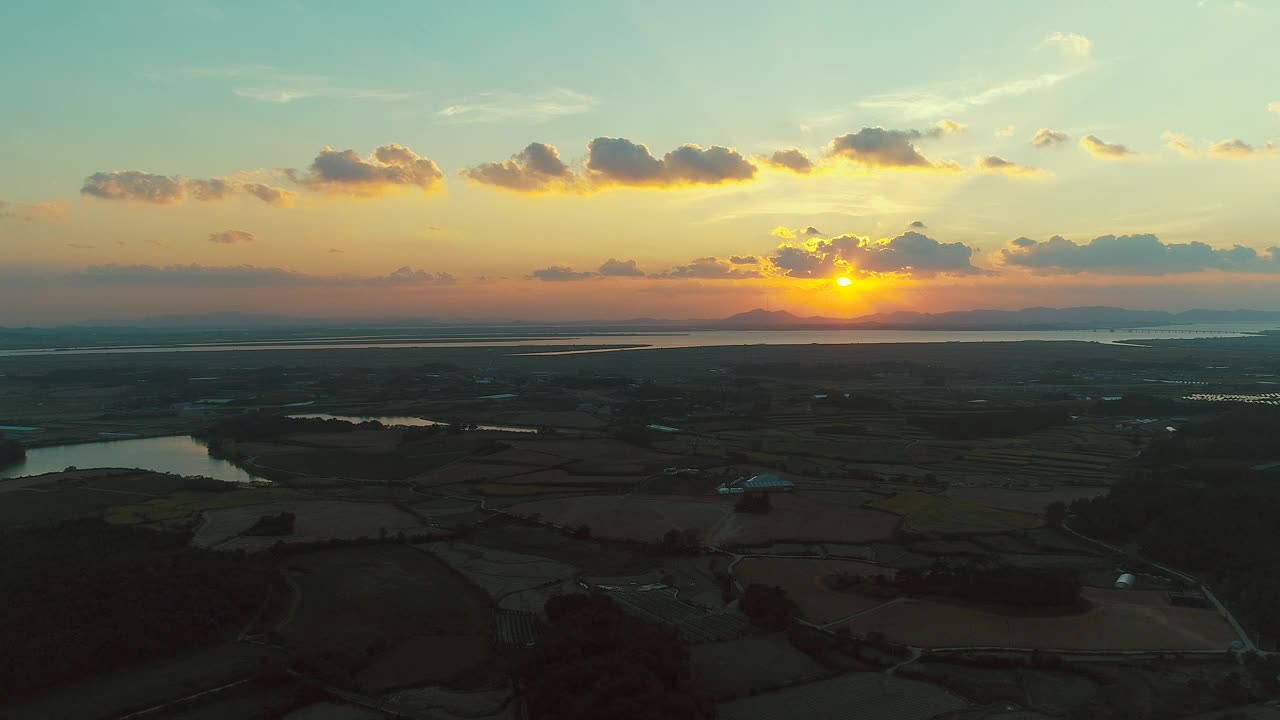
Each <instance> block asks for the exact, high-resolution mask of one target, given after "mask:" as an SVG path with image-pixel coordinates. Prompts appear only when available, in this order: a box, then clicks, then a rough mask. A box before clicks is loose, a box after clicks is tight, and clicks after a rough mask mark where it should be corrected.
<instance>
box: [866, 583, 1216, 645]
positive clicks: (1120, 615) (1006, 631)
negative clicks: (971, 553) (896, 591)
mask: <svg viewBox="0 0 1280 720" xmlns="http://www.w3.org/2000/svg"><path fill="white" fill-rule="evenodd" d="M1085 599H1086V600H1087V601H1088V602H1089V603H1090V605H1091V607H1090V608H1089V609H1088V610H1087V611H1085V612H1082V613H1078V614H1071V615H1060V616H1049V617H1035V616H1015V615H1002V614H997V613H994V612H990V611H987V610H980V609H976V608H968V607H964V606H960V605H954V604H948V603H942V602H937V601H932V600H913V601H909V602H897V603H891V604H887V605H884V606H883V607H880V608H878V609H875V610H872V611H871V612H868V613H866V614H864V615H860V616H858V617H856V618H853V619H852V620H850V621H849V622H848V623H847V625H846V626H847V627H848V628H849V630H850V631H851V632H853V633H855V634H866V633H869V632H883V633H885V634H886V635H888V636H889V637H890V638H892V639H894V640H897V641H899V642H903V643H906V644H909V645H916V646H920V647H927V648H938V647H974V646H977V647H1014V648H1029V649H1030V648H1044V649H1054V650H1096V651H1103V650H1169V651H1173V650H1220V651H1225V650H1226V649H1227V647H1228V646H1229V645H1230V644H1231V641H1232V640H1234V639H1235V634H1234V633H1233V632H1232V630H1231V628H1230V627H1229V626H1228V625H1227V624H1226V622H1225V621H1223V619H1222V618H1221V617H1220V616H1219V615H1218V614H1217V613H1216V612H1213V611H1211V610H1198V609H1190V608H1179V607H1173V606H1171V605H1169V604H1168V602H1167V601H1165V600H1164V597H1163V593H1159V592H1146V593H1144V592H1127V591H1118V590H1099V589H1091V588H1086V589H1085Z"/></svg>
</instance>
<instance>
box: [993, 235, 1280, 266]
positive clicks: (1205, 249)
mask: <svg viewBox="0 0 1280 720" xmlns="http://www.w3.org/2000/svg"><path fill="white" fill-rule="evenodd" d="M1000 257H1001V261H1002V263H1003V264H1005V265H1007V266H1013V267H1021V268H1028V269H1030V270H1034V271H1035V272H1037V273H1041V274H1073V273H1085V272H1088V273H1102V274H1116V275H1172V274H1177V273H1191V272H1200V271H1203V270H1222V271H1226V272H1259V273H1273V272H1280V248H1274V247H1273V248H1268V249H1267V250H1266V252H1265V253H1259V252H1258V251H1257V250H1255V249H1253V248H1249V247H1243V246H1241V245H1236V246H1233V247H1231V248H1230V249H1225V250H1223V249H1216V248H1213V247H1211V246H1209V245H1207V244H1205V243H1202V242H1190V243H1165V242H1162V241H1161V240H1160V238H1158V237H1156V236H1155V235H1151V234H1143V235H1120V236H1116V235H1102V236H1099V237H1096V238H1094V239H1092V240H1090V241H1089V242H1087V243H1083V244H1080V243H1076V242H1073V241H1071V240H1068V239H1066V238H1064V237H1062V236H1059V235H1055V236H1053V237H1051V238H1049V239H1048V240H1045V241H1043V242H1037V241H1036V240H1032V239H1030V238H1025V237H1023V238H1018V239H1017V240H1014V241H1013V242H1012V243H1010V247H1008V248H1005V249H1004V250H1001V251H1000Z"/></svg>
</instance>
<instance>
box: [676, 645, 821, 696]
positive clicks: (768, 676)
mask: <svg viewBox="0 0 1280 720" xmlns="http://www.w3.org/2000/svg"><path fill="white" fill-rule="evenodd" d="M689 666H690V670H692V671H693V681H694V683H695V684H696V685H697V687H698V690H699V691H700V692H701V693H702V694H703V696H704V697H707V698H710V699H713V700H726V699H732V698H736V697H742V696H744V695H749V694H755V693H759V692H762V691H765V690H771V689H773V688H776V687H779V686H782V685H791V684H794V683H797V682H808V681H812V680H816V679H817V678H819V677H822V676H823V675H824V674H825V673H826V670H825V669H824V668H823V667H822V666H821V665H819V664H818V663H817V662H816V661H815V660H814V659H813V658H811V657H809V656H808V655H805V654H804V653H802V652H800V651H799V650H797V649H796V647H795V646H794V645H792V644H791V641H790V640H789V639H788V638H787V636H786V634H785V633H766V634H758V635H748V636H746V637H741V638H738V639H736V640H726V641H724V642H715V643H702V644H699V645H693V646H691V647H690V648H689Z"/></svg>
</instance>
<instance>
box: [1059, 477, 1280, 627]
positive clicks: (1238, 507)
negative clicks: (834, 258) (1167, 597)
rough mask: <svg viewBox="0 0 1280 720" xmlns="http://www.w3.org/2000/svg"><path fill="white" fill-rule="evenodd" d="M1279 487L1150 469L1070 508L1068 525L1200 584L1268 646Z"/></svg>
mask: <svg viewBox="0 0 1280 720" xmlns="http://www.w3.org/2000/svg"><path fill="white" fill-rule="evenodd" d="M1276 518H1280V485H1278V484H1277V483H1276V482H1275V480H1274V479H1268V478H1250V477H1248V476H1247V474H1241V473H1239V472H1231V471H1224V470H1219V471H1212V470H1205V469H1201V470H1195V471H1190V470H1178V469H1169V470H1164V471H1153V472H1147V473H1144V474H1142V475H1141V476H1138V477H1134V478H1131V479H1128V480H1125V481H1122V482H1120V483H1118V484H1116V485H1114V486H1112V488H1111V491H1110V492H1109V493H1108V494H1107V495H1106V496H1104V497H1099V498H1093V499H1081V500H1077V501H1075V502H1074V503H1072V504H1071V517H1070V518H1069V519H1068V520H1067V524H1068V525H1070V526H1071V527H1072V528H1074V529H1075V530H1078V531H1080V532H1083V533H1086V534H1089V535H1093V536H1095V537H1100V538H1103V539H1105V540H1108V541H1110V542H1112V543H1132V544H1134V545H1135V546H1136V547H1137V549H1138V550H1139V551H1140V552H1142V554H1143V555H1144V556H1146V557H1148V558H1150V559H1152V560H1155V561H1157V562H1163V563H1167V564H1169V565H1172V566H1173V567H1176V568H1178V569H1180V570H1183V571H1187V572H1191V573H1195V574H1197V575H1199V576H1201V577H1203V578H1204V579H1206V580H1207V581H1208V582H1209V583H1210V584H1211V585H1212V586H1213V587H1214V589H1215V590H1216V591H1217V594H1218V595H1219V596H1220V597H1222V599H1223V600H1224V601H1226V602H1228V603H1229V604H1230V606H1231V608H1232V609H1233V610H1234V611H1236V612H1237V613H1238V614H1239V615H1241V616H1242V618H1243V619H1244V620H1245V622H1246V624H1248V625H1251V626H1252V627H1253V629H1255V630H1257V631H1258V632H1260V633H1261V634H1262V636H1263V638H1264V639H1266V640H1268V641H1270V642H1272V643H1274V642H1275V641H1276V640H1277V639H1280V555H1277V553H1276V548H1280V523H1277V522H1276Z"/></svg>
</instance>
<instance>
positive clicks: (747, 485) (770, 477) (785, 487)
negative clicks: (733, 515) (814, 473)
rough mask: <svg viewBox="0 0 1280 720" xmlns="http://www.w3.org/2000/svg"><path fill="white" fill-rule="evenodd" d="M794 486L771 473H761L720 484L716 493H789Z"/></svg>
mask: <svg viewBox="0 0 1280 720" xmlns="http://www.w3.org/2000/svg"><path fill="white" fill-rule="evenodd" d="M795 487H796V484H795V483H793V482H791V481H790V480H783V479H782V478H780V477H778V476H777V475H774V474H773V473H763V474H760V475H755V476H752V477H749V478H745V477H741V478H738V479H737V480H734V481H732V482H727V483H721V484H720V487H718V488H716V492H717V493H719V494H721V495H740V494H742V493H747V492H791V491H792V490H794V489H795Z"/></svg>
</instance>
